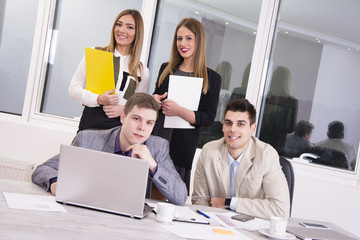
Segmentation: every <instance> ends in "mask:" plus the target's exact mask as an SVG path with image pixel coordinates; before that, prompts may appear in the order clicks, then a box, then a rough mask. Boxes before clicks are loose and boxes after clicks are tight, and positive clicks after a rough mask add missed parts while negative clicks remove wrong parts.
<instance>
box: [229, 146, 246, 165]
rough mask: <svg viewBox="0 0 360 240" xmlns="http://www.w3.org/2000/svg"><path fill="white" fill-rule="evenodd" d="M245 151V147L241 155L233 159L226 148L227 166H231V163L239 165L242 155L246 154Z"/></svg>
mask: <svg viewBox="0 0 360 240" xmlns="http://www.w3.org/2000/svg"><path fill="white" fill-rule="evenodd" d="M246 149H247V147H246V148H245V150H244V151H243V152H242V153H241V155H240V156H239V157H238V158H237V159H234V158H233V157H232V156H231V154H230V153H229V151H228V149H227V148H226V153H227V156H228V161H229V165H231V164H232V163H233V161H237V162H238V163H240V161H241V159H242V157H243V155H244V153H245V152H246Z"/></svg>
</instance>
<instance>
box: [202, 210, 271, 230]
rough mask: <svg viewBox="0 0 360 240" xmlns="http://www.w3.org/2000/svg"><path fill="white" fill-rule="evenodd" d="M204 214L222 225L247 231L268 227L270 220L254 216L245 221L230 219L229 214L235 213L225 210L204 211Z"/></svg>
mask: <svg viewBox="0 0 360 240" xmlns="http://www.w3.org/2000/svg"><path fill="white" fill-rule="evenodd" d="M206 214H207V215H208V216H210V218H211V219H213V220H214V221H216V222H217V223H218V224H220V225H221V226H223V227H231V228H239V229H244V230H248V231H257V230H259V229H260V228H269V227H270V221H269V220H266V219H261V218H255V219H253V220H250V221H247V222H241V221H237V220H234V219H231V216H233V215H236V214H237V213H235V212H226V213H215V212H206Z"/></svg>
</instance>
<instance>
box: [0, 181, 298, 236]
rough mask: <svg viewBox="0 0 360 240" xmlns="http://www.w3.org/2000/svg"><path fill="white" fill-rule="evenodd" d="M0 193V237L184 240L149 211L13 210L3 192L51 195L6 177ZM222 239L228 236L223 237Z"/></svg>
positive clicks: (214, 223) (213, 223) (207, 209)
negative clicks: (128, 214) (137, 213)
mask: <svg viewBox="0 0 360 240" xmlns="http://www.w3.org/2000/svg"><path fill="white" fill-rule="evenodd" d="M0 192H1V193H0V239H7V240H11V239H36V240H41V239H53V240H56V239H75V240H76V239H87V240H91V239H104V240H108V239H110V240H111V239H130V240H131V239H154V240H155V239H156V240H161V239H167V240H169V239H171V240H173V239H174V240H176V239H184V238H181V237H179V236H177V235H175V234H174V233H172V232H171V231H169V230H168V229H166V228H164V227H163V226H161V224H160V223H159V222H157V221H156V215H155V214H154V213H152V212H151V213H149V214H148V215H147V216H146V217H145V218H143V219H133V218H130V217H126V216H121V215H117V214H111V213H107V212H102V211H96V210H91V209H86V208H81V207H76V206H71V205H63V204H62V205H61V206H63V207H64V208H65V209H66V211H67V212H66V213H63V212H48V211H35V210H24V209H14V208H8V205H7V202H6V199H5V197H4V194H3V192H8V193H19V194H31V195H45V196H51V194H50V193H48V192H46V191H45V190H44V189H42V188H40V187H39V186H37V185H35V184H34V183H30V182H22V181H14V180H6V179H0ZM149 201H154V200H149ZM188 207H189V208H192V209H195V207H196V209H200V210H202V211H205V212H220V213H222V212H226V211H227V210H225V209H218V208H211V207H206V206H193V205H189V206H188ZM290 220H291V219H290ZM185 224H194V223H185ZM216 224H217V223H216V222H211V225H214V227H218V225H216ZM196 225H201V224H196ZM174 226H176V225H175V224H174ZM220 227H221V226H220ZM238 231H239V232H240V233H241V234H243V235H245V236H246V237H248V238H250V239H255V240H257V239H269V238H268V237H266V236H264V235H262V234H261V233H259V232H258V231H247V230H238ZM224 239H227V238H226V237H225V236H224Z"/></svg>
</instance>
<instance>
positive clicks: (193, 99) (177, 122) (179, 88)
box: [164, 75, 203, 128]
mask: <svg viewBox="0 0 360 240" xmlns="http://www.w3.org/2000/svg"><path fill="white" fill-rule="evenodd" d="M202 85H203V79H202V78H196V77H185V76H177V75H170V78H169V89H168V99H171V100H174V101H175V102H176V103H177V104H179V105H180V106H182V107H184V108H187V109H189V110H192V111H196V110H197V109H198V107H199V101H200V96H201V91H202ZM164 128H194V126H191V125H190V123H189V122H187V121H185V120H184V119H183V118H181V117H179V116H165V122H164Z"/></svg>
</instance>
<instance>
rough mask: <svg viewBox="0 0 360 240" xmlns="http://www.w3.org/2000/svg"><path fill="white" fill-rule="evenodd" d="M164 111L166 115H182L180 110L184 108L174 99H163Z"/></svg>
mask: <svg viewBox="0 0 360 240" xmlns="http://www.w3.org/2000/svg"><path fill="white" fill-rule="evenodd" d="M161 108H162V111H163V113H164V115H166V116H180V111H181V109H182V107H181V106H179V105H178V104H177V103H176V102H175V101H174V100H171V99H165V100H164V101H162V107H161Z"/></svg>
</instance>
